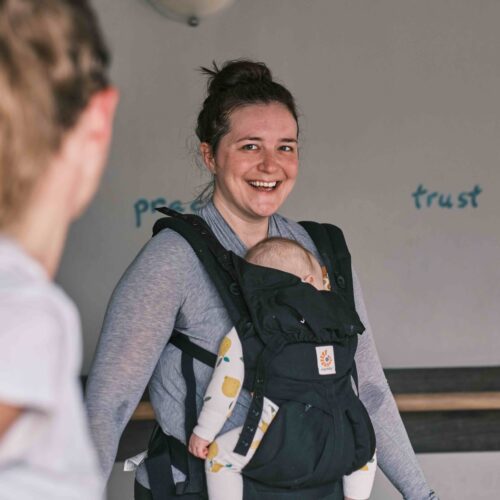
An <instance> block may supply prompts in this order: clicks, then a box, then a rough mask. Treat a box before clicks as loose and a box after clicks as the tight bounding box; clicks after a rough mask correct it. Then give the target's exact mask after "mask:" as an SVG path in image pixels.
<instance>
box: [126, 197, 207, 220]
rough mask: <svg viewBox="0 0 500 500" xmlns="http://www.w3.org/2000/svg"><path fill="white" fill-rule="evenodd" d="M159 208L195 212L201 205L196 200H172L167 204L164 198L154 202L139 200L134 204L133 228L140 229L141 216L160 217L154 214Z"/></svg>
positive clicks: (156, 199) (157, 213)
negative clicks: (151, 215)
mask: <svg viewBox="0 0 500 500" xmlns="http://www.w3.org/2000/svg"><path fill="white" fill-rule="evenodd" d="M159 207H168V208H171V209H172V210H175V211H177V212H181V213H183V212H196V211H197V210H198V209H200V208H201V203H200V202H199V201H198V200H193V201H181V200H174V201H172V202H170V203H169V202H167V199H166V198H155V199H154V200H148V199H146V198H139V199H138V200H137V201H136V202H135V203H134V216H135V227H141V225H142V222H143V216H144V215H146V214H154V215H160V214H159V212H156V209H157V208H159Z"/></svg>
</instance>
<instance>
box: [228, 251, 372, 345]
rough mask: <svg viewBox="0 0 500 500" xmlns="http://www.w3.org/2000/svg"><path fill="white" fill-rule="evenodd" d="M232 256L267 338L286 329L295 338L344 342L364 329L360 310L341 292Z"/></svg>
mask: <svg viewBox="0 0 500 500" xmlns="http://www.w3.org/2000/svg"><path fill="white" fill-rule="evenodd" d="M232 258H233V264H234V269H235V275H236V279H237V281H238V284H239V286H240V288H241V293H242V295H243V297H244V299H245V302H246V303H247V305H248V308H249V311H250V315H251V317H252V322H253V324H254V326H255V328H256V330H257V332H258V334H259V336H260V337H261V338H262V340H263V341H264V342H266V338H267V337H268V336H272V335H276V334H277V333H282V334H285V335H286V336H288V337H290V339H291V340H292V339H295V341H305V342H306V341H311V342H318V343H322V342H338V343H344V342H345V341H346V340H347V339H348V338H350V337H352V336H354V335H357V334H361V333H363V331H364V329H365V328H364V326H363V324H362V323H361V320H360V319H359V316H358V314H357V312H356V311H355V310H354V309H352V308H351V307H350V305H349V304H348V303H347V301H346V300H345V299H344V298H343V297H342V296H341V295H340V294H338V293H336V292H327V291H319V290H317V289H316V288H314V287H313V286H312V285H310V284H308V283H303V282H302V281H301V280H300V279H299V278H298V277H297V276H294V275H293V274H289V273H286V272H283V271H279V270H277V269H271V268H268V267H262V266H257V265H254V264H251V263H249V262H246V261H245V260H243V259H241V258H240V257H237V256H236V255H233V256H232ZM266 343H267V342H266Z"/></svg>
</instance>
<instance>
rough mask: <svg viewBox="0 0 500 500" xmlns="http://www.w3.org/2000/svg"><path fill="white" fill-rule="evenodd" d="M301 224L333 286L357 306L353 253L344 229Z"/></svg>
mask: <svg viewBox="0 0 500 500" xmlns="http://www.w3.org/2000/svg"><path fill="white" fill-rule="evenodd" d="M299 224H300V225H301V226H302V227H303V228H304V229H305V230H306V231H307V233H308V234H309V236H310V237H311V239H312V240H313V242H314V244H315V245H316V248H317V249H318V252H319V254H320V255H321V259H322V260H323V262H324V264H325V266H326V269H327V271H328V276H329V278H330V285H331V286H332V288H333V289H334V290H335V291H336V292H338V293H340V294H341V295H343V296H344V297H345V299H346V300H347V301H348V303H349V304H350V305H351V307H352V308H355V303H354V289H353V283H352V268H351V254H350V253H349V249H348V248H347V243H346V241H345V238H344V233H343V232H342V230H341V229H340V228H339V227H337V226H334V225H333V224H320V223H318V222H312V221H301V222H299Z"/></svg>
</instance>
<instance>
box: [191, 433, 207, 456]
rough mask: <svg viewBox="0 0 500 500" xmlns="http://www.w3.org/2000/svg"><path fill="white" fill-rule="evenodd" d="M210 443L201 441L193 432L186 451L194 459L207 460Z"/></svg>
mask: <svg viewBox="0 0 500 500" xmlns="http://www.w3.org/2000/svg"><path fill="white" fill-rule="evenodd" d="M209 444H210V441H207V440H205V439H201V437H199V436H197V435H196V434H195V433H194V432H193V434H191V437H190V438H189V445H188V449H189V452H190V453H192V454H193V455H194V456H195V457H198V458H203V459H205V458H207V455H208V445H209Z"/></svg>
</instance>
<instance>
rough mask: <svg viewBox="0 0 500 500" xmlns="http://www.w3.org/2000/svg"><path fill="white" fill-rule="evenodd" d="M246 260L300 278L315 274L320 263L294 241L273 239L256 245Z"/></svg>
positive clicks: (249, 251) (248, 253)
mask: <svg viewBox="0 0 500 500" xmlns="http://www.w3.org/2000/svg"><path fill="white" fill-rule="evenodd" d="M245 260H247V261H248V262H250V263H252V264H256V265H258V266H265V267H271V268H273V269H279V270H280V271H285V272H287V273H290V274H294V275H295V276H298V277H299V278H303V277H304V276H306V275H308V274H313V275H314V272H315V269H314V267H315V265H317V266H318V267H319V263H318V261H317V259H316V257H314V255H312V254H311V252H309V251H308V250H306V249H305V248H304V247H303V246H302V245H300V244H299V243H297V242H296V241H294V240H288V239H286V238H280V237H272V238H267V239H265V240H262V241H261V242H259V243H257V244H256V245H254V246H253V247H252V248H250V250H248V252H247V253H246V255H245Z"/></svg>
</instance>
